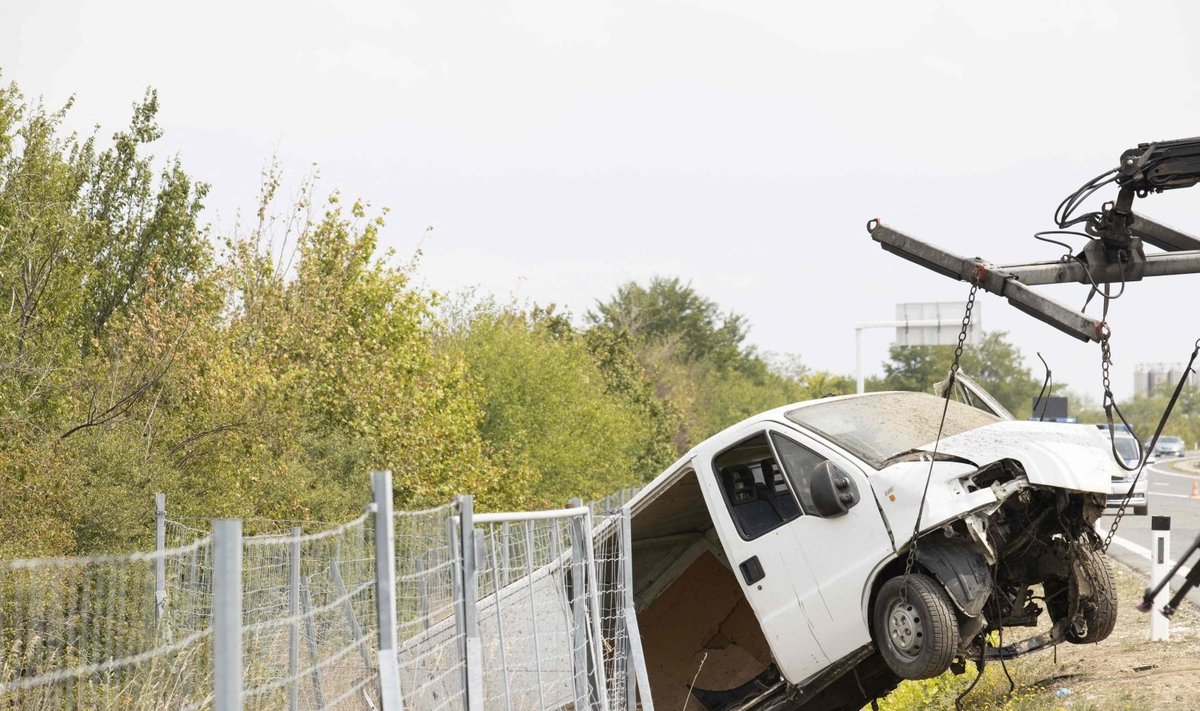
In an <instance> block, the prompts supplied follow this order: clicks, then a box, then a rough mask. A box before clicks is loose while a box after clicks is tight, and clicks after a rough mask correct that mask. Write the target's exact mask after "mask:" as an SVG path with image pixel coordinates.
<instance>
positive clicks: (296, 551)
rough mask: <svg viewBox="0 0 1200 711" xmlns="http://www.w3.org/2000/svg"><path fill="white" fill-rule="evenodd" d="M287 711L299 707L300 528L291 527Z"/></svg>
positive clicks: (293, 710)
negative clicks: (290, 619)
mask: <svg viewBox="0 0 1200 711" xmlns="http://www.w3.org/2000/svg"><path fill="white" fill-rule="evenodd" d="M288 573H289V575H288V614H289V615H290V616H291V618H292V621H291V624H289V625H288V677H289V678H290V679H291V681H290V682H289V683H288V711H296V709H298V708H299V707H300V679H299V678H298V677H297V674H298V672H299V671H300V621H299V620H298V619H297V617H298V616H299V614H300V528H299V527H298V526H297V527H294V528H292V556H291V561H290V562H289V566H288Z"/></svg>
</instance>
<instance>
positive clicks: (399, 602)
mask: <svg viewBox="0 0 1200 711" xmlns="http://www.w3.org/2000/svg"><path fill="white" fill-rule="evenodd" d="M457 515H458V506H457V504H447V505H445V506H440V507H438V508H434V509H428V510H425V511H403V512H397V513H396V515H395V516H394V517H393V519H394V525H395V538H396V626H397V637H398V638H399V640H400V648H399V654H398V659H399V666H400V688H401V689H402V690H403V693H404V701H405V706H406V708H413V709H429V710H430V711H436V709H458V708H463V704H464V701H465V698H466V697H465V694H466V691H465V688H466V687H465V683H466V680H465V674H466V667H465V664H464V658H463V649H464V639H465V638H464V633H463V626H462V619H461V609H462V577H461V575H462V551H461V550H459V545H458V535H459V532H458V528H457V526H456V524H455V517H456V516H457Z"/></svg>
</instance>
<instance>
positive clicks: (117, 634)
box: [0, 538, 211, 711]
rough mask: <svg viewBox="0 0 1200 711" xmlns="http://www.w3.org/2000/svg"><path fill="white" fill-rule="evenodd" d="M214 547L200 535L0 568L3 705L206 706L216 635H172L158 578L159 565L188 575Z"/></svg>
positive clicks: (33, 708)
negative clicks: (122, 551) (133, 549)
mask: <svg viewBox="0 0 1200 711" xmlns="http://www.w3.org/2000/svg"><path fill="white" fill-rule="evenodd" d="M210 548H211V541H210V540H209V539H208V538H201V539H198V540H196V541H194V542H192V543H190V544H188V545H186V546H182V547H178V548H170V549H165V550H162V551H155V552H153V553H134V554H128V555H111V556H94V557H89V558H50V559H38V560H21V561H10V562H4V563H0V708H4V709H22V710H26V709H27V710H30V711H41V710H43V709H45V710H47V711H49V710H50V709H160V708H186V707H189V706H193V705H198V704H200V703H202V700H203V698H204V696H205V694H206V693H207V689H208V687H209V686H210V684H209V682H208V674H209V669H210V665H209V659H210V657H211V648H210V646H209V637H210V636H211V628H210V627H208V626H207V625H206V624H205V623H204V622H203V620H197V621H195V623H194V624H192V625H190V626H188V627H182V626H181V627H180V628H179V629H178V630H174V629H172V626H171V625H170V624H169V623H168V622H169V618H165V617H161V612H160V608H159V607H158V599H159V596H158V595H157V590H156V571H157V569H158V567H159V566H158V564H159V562H160V561H162V562H163V563H165V565H166V567H167V569H169V570H172V571H176V572H183V571H184V569H185V568H187V567H188V565H189V564H188V562H187V561H191V560H196V561H200V560H203V559H204V558H205V557H206V554H207V551H208V550H209V549H210ZM160 618H161V619H160Z"/></svg>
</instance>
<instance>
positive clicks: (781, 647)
mask: <svg viewBox="0 0 1200 711" xmlns="http://www.w3.org/2000/svg"><path fill="white" fill-rule="evenodd" d="M960 385H961V383H960ZM969 399H971V400H972V403H973V404H968V403H967V402H960V401H959V399H955V398H952V399H950V400H949V401H947V400H946V399H944V398H942V397H939V396H935V395H930V394H925V393H915V392H888V393H871V394H865V395H851V396H845V397H835V398H826V399H821V400H814V401H810V402H805V403H799V404H794V405H789V406H786V407H781V408H778V409H776V410H772V411H769V412H765V413H763V414H761V415H758V416H755V417H751V418H749V419H747V420H745V421H743V422H741V423H739V424H737V425H735V426H733V427H730V428H728V429H726V430H725V431H723V432H721V433H719V434H717V435H715V436H713V437H711V438H709V439H708V440H706V441H705V442H703V443H702V444H700V445H699V446H697V447H695V448H694V449H692V450H691V451H690V452H688V453H687V454H686V455H685V456H684V457H682V458H681V459H680V460H679V461H678V462H676V463H675V464H674V465H673V466H672V467H671V468H670V469H668V470H667V471H666V472H664V473H663V474H661V475H660V476H658V477H657V478H656V479H655V480H654V481H653V482H652V483H651V484H649V485H648V486H646V487H645V488H644V489H643V490H642V491H641V492H639V493H638V495H637V496H636V497H634V498H633V499H632V500H631V501H630V502H629V503H628V504H627V509H628V512H629V515H630V516H631V531H632V545H633V588H634V601H635V605H636V610H637V616H638V625H639V628H640V630H641V636H642V645H643V649H644V651H645V658H646V660H647V666H648V675H649V681H650V689H651V692H652V695H653V697H654V698H653V700H654V706H655V707H656V708H682V707H683V706H684V704H685V702H689V700H690V703H691V705H692V706H693V707H696V706H697V704H699V705H700V706H703V707H704V708H706V709H708V710H709V711H718V710H726V709H764V710H765V709H777V710H782V709H840V708H845V709H858V708H860V707H861V706H862V705H863V704H864V703H866V702H869V701H870V700H872V699H874V698H877V697H881V696H884V695H886V694H887V693H888V692H889V691H890V690H891V689H893V688H894V687H895V685H896V684H897V683H899V681H900V680H902V679H920V678H927V677H932V676H936V675H938V674H941V673H942V672H944V671H945V670H947V669H948V668H951V667H952V666H954V667H955V668H956V669H961V668H962V665H963V664H964V662H965V661H966V660H975V661H978V660H980V659H984V660H986V659H996V658H1009V657H1015V656H1018V655H1020V654H1024V653H1028V652H1032V651H1035V650H1037V649H1041V648H1044V647H1046V646H1049V645H1052V644H1057V643H1059V642H1063V641H1066V642H1074V643H1084V642H1097V641H1100V640H1102V639H1104V638H1105V637H1107V636H1108V635H1109V633H1110V632H1111V631H1112V629H1113V626H1114V624H1115V622H1116V603H1115V590H1114V587H1113V580H1112V576H1111V572H1110V570H1109V569H1108V567H1107V564H1106V562H1105V561H1104V559H1103V557H1102V556H1101V554H1100V553H1099V548H1100V543H1101V542H1100V540H1099V538H1098V536H1097V534H1096V531H1095V528H1094V524H1095V522H1096V520H1097V518H1098V517H1099V516H1100V514H1101V512H1102V511H1103V509H1104V506H1105V500H1106V496H1107V495H1108V493H1109V491H1110V488H1111V481H1112V477H1113V476H1115V475H1118V474H1120V469H1119V468H1118V467H1117V465H1116V464H1115V462H1114V461H1113V460H1112V455H1111V453H1110V448H1109V443H1108V442H1107V440H1106V439H1105V438H1104V433H1101V432H1100V431H1098V430H1096V429H1095V428H1087V427H1079V426H1076V425H1068V424H1054V423H1035V422H1018V421H1014V420H1013V419H1012V418H1011V416H1010V415H1008V413H1007V412H1004V411H1003V409H1002V408H999V410H1000V411H999V412H997V411H996V409H997V408H995V407H988V406H987V405H986V404H985V403H986V401H989V400H990V398H988V397H987V396H986V393H982V392H977V393H975V396H974V398H973V399H972V398H969ZM992 402H994V401H992ZM973 405H978V406H973ZM943 408H945V413H946V414H945V423H944V426H943V428H942V431H941V438H940V440H939V439H938V430H939V424H940V423H941V420H942V413H943ZM935 440H937V448H936V454H934V443H935ZM927 480H928V490H927V493H926V491H925V490H926V486H927ZM923 495H924V496H923ZM922 498H924V504H923V505H922ZM918 511H920V524H919V525H916V524H917V516H918ZM914 529H915V530H916V531H917V533H916V536H915V537H914V535H913V532H914ZM914 539H915V542H916V551H915V556H914V557H913V564H912V568H911V570H910V571H909V572H908V574H907V575H906V571H905V568H906V560H907V558H908V555H909V552H910V550H911V549H912V547H913V545H914ZM1014 628H1031V629H1033V630H1034V631H1033V632H1032V633H1027V634H1026V635H1021V634H1019V633H1018V632H1019V631H1018V630H1015V629H1014ZM1039 628H1040V629H1042V630H1043V631H1041V632H1040V633H1038V632H1037V629H1039ZM995 630H1001V631H1002V634H1001V635H1000V636H999V639H1000V640H1002V641H1003V642H1012V640H1014V639H1019V638H1020V637H1022V636H1025V637H1026V638H1025V639H1021V640H1020V641H1018V642H1015V643H1009V644H1006V645H1004V646H998V645H993V644H991V643H989V642H988V641H987V640H988V639H989V633H990V632H992V631H995ZM994 637H995V636H991V638H993V639H994Z"/></svg>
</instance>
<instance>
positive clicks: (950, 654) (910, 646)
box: [874, 573, 958, 679]
mask: <svg viewBox="0 0 1200 711" xmlns="http://www.w3.org/2000/svg"><path fill="white" fill-rule="evenodd" d="M874 621H875V646H877V647H878V648H879V654H880V656H882V657H883V661H884V662H886V663H887V665H888V666H889V667H891V669H892V671H894V672H896V674H897V675H898V676H900V677H901V678H904V679H928V678H930V677H935V676H937V675H938V674H941V673H942V672H944V671H946V669H948V668H949V667H950V662H952V661H953V660H954V655H955V654H956V652H957V650H958V622H957V621H956V620H955V618H954V610H953V608H951V606H950V600H949V598H947V596H946V591H945V590H943V589H942V586H941V585H939V584H938V582H937V581H936V580H934V579H933V578H931V577H929V576H928V575H921V574H920V573H912V574H910V575H908V577H907V588H906V586H905V576H903V575H901V576H899V577H896V578H892V579H891V580H889V581H887V582H886V583H884V584H883V587H882V588H880V589H879V595H878V597H876V598H875V610H874Z"/></svg>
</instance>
